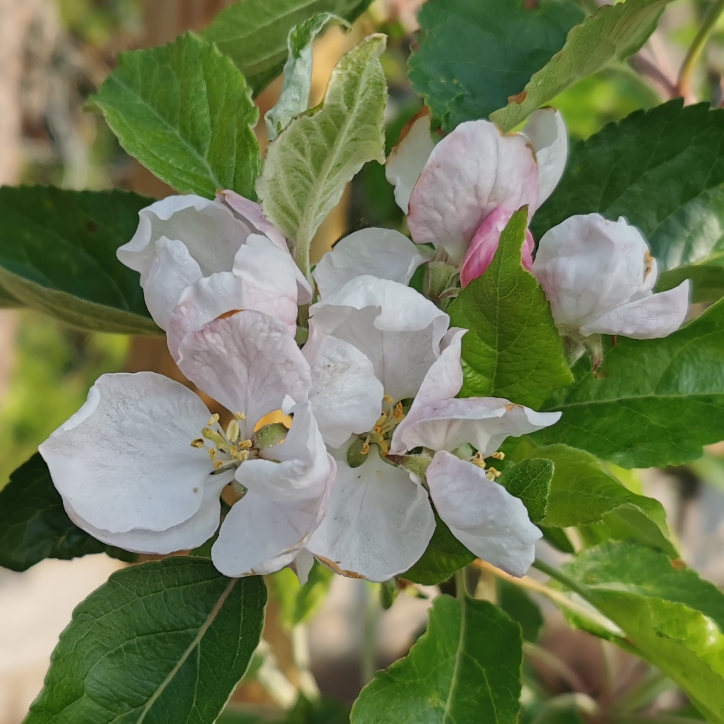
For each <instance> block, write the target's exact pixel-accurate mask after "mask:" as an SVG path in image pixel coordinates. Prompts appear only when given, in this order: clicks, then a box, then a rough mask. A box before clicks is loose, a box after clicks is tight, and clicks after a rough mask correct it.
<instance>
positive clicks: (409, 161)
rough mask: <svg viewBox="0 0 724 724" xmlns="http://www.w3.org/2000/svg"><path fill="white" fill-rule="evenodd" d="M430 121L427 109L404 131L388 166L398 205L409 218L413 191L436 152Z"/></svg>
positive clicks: (388, 174)
mask: <svg viewBox="0 0 724 724" xmlns="http://www.w3.org/2000/svg"><path fill="white" fill-rule="evenodd" d="M430 121H431V114H430V109H429V108H428V107H427V106H423V107H422V109H421V110H420V111H419V112H418V113H417V114H416V115H415V117H414V118H412V119H411V120H410V122H409V123H408V124H407V125H406V126H405V128H403V129H402V133H401V134H400V140H399V141H398V143H397V145H396V146H395V147H394V148H393V149H392V151H391V153H390V155H389V156H388V157H387V163H386V164H385V174H386V176H387V180H388V181H389V182H390V183H391V184H392V185H393V186H394V187H395V201H396V202H397V205H398V206H399V207H400V208H401V209H402V210H403V211H404V212H405V214H407V212H408V210H409V207H410V194H412V189H413V188H414V187H415V184H416V183H417V179H419V178H420V174H421V173H422V170H423V169H424V168H425V164H426V163H427V160H428V159H429V158H430V154H431V153H432V149H433V148H435V141H434V140H433V138H432V133H431V123H430Z"/></svg>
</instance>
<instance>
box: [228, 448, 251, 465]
mask: <svg viewBox="0 0 724 724" xmlns="http://www.w3.org/2000/svg"><path fill="white" fill-rule="evenodd" d="M231 457H232V458H234V460H238V461H239V462H242V463H243V462H244V461H246V460H248V459H249V453H248V452H247V451H246V450H237V449H236V448H234V449H233V450H232V451H231Z"/></svg>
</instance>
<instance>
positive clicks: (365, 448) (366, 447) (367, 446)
mask: <svg viewBox="0 0 724 724" xmlns="http://www.w3.org/2000/svg"><path fill="white" fill-rule="evenodd" d="M369 452H370V444H369V442H367V441H365V444H364V445H362V450H361V453H362V454H363V455H369Z"/></svg>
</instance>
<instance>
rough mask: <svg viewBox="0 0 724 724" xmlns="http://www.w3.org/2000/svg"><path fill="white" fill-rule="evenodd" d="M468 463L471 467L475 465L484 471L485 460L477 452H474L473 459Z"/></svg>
mask: <svg viewBox="0 0 724 724" xmlns="http://www.w3.org/2000/svg"><path fill="white" fill-rule="evenodd" d="M470 462H471V463H472V464H473V465H477V466H478V467H479V468H481V469H483V470H484V469H485V459H484V458H483V456H482V455H481V454H480V453H479V452H476V453H475V455H473V458H472V460H471V461H470Z"/></svg>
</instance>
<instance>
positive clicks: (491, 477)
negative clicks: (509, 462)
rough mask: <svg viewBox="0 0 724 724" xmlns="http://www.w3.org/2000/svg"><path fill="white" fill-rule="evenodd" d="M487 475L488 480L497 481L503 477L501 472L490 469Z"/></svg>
mask: <svg viewBox="0 0 724 724" xmlns="http://www.w3.org/2000/svg"><path fill="white" fill-rule="evenodd" d="M486 475H487V476H488V480H495V479H496V478H499V477H500V476H501V472H500V471H499V470H496V469H495V468H488V472H487V473H486Z"/></svg>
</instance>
